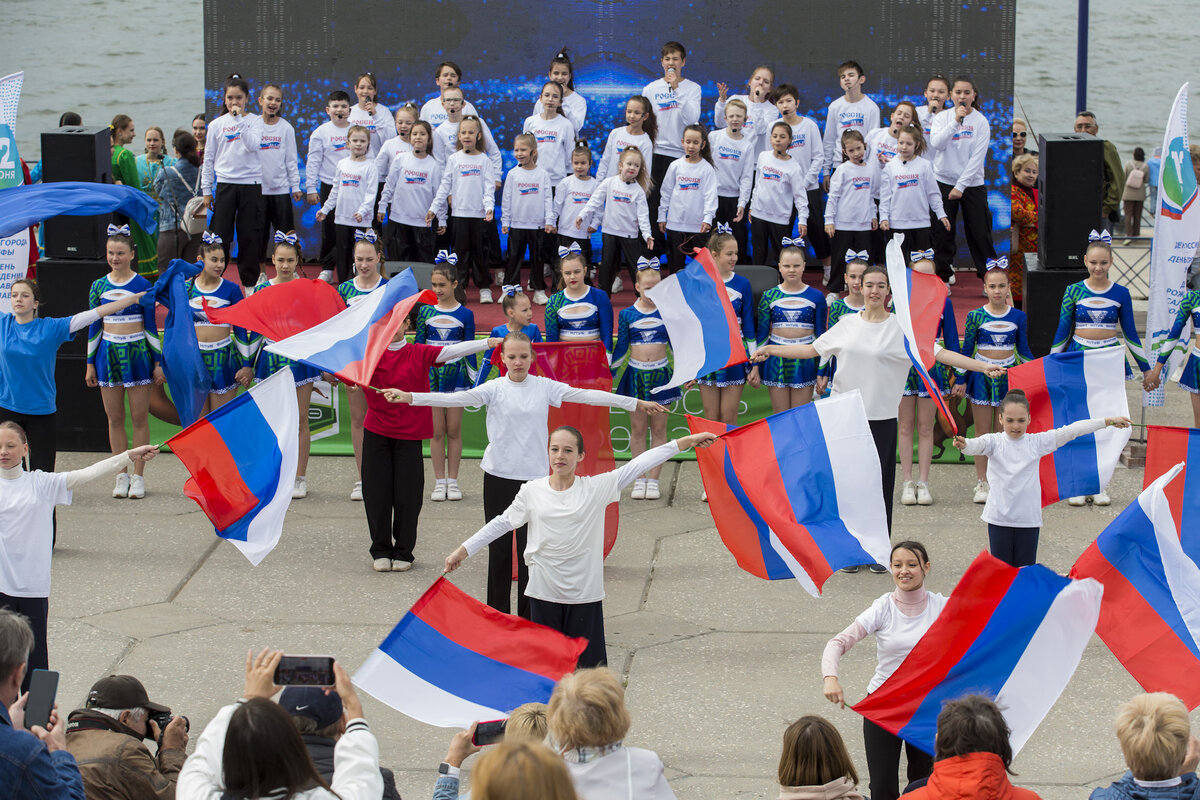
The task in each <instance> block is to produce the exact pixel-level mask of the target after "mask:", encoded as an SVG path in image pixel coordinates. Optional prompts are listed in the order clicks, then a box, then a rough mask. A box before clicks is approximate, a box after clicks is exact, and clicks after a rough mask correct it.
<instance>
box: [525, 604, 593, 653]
mask: <svg viewBox="0 0 1200 800" xmlns="http://www.w3.org/2000/svg"><path fill="white" fill-rule="evenodd" d="M529 613H530V619H532V620H533V621H534V622H536V623H537V624H539V625H545V626H546V627H547V628H553V629H554V630H556V631H558V632H559V633H565V634H566V635H567V636H576V637H578V636H582V637H584V638H585V639H587V641H588V643H587V649H586V650H584V651H583V653H582V654H581V655H580V656H579V661H578V662H577V663H576V665H575V666H576V668H578V669H588V668H590V667H603V666H604V665H605V664H607V663H608V650H607V648H605V646H604V602H603V601H601V600H597V601H596V602H594V603H552V602H550V601H549V600H538V599H537V598H536V597H531V598H529Z"/></svg>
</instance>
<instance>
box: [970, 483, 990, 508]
mask: <svg viewBox="0 0 1200 800" xmlns="http://www.w3.org/2000/svg"><path fill="white" fill-rule="evenodd" d="M990 488H991V487H989V486H988V482H987V481H980V482H979V483H977V484H975V496H974V497H973V498H971V502H972V503H986V502H987V499H988V490H989V489H990Z"/></svg>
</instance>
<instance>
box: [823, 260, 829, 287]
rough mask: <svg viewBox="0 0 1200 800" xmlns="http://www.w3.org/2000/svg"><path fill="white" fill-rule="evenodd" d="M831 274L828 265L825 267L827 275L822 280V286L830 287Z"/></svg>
mask: <svg viewBox="0 0 1200 800" xmlns="http://www.w3.org/2000/svg"><path fill="white" fill-rule="evenodd" d="M829 273H830V266H829V265H828V264H826V265H825V267H824V274H825V277H824V278H823V279H822V281H821V285H822V286H828V285H829Z"/></svg>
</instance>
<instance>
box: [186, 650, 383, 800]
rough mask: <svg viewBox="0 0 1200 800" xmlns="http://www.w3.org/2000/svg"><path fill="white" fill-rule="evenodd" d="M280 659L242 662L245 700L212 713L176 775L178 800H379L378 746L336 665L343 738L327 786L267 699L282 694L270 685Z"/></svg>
mask: <svg viewBox="0 0 1200 800" xmlns="http://www.w3.org/2000/svg"><path fill="white" fill-rule="evenodd" d="M282 657H283V652H282V651H279V650H274V651H272V650H263V651H262V652H261V653H259V654H258V656H252V655H251V654H250V653H247V654H246V683H245V687H244V689H243V691H242V699H241V700H239V701H238V702H236V703H234V704H233V705H228V706H225V707H224V708H222V709H221V710H220V711H218V712H217V715H216V716H215V717H213V720H212V722H210V723H208V727H206V728H205V729H204V733H202V734H200V739H199V740H198V741H197V742H196V749H195V751H194V752H193V753H192V755H191V757H189V758H188V760H187V763H185V764H184V765H183V770H182V771H180V773H179V788H178V791H177V792H176V797H177V798H180V800H218V798H221V797H222V796H230V797H235V798H238V800H258V798H264V797H268V796H275V795H281V796H283V797H286V798H288V800H378V799H379V798H380V797H381V796H382V794H383V778H382V777H381V776H380V774H379V743H378V742H376V741H375V736H374V734H372V733H371V729H370V728H369V727H367V721H366V720H365V719H364V718H363V713H362V703H361V702H359V699H358V694H357V693H356V692H355V691H354V686H353V685H352V684H351V683H350V676H349V675H347V674H346V670H344V669H342V666H341V664H338V663H337V662H334V665H333V673H334V677H335V679H336V684H335V688H336V689H337V693H338V695H339V696H340V697H341V698H342V705H343V708H344V713H345V716H346V719H347V721H346V732H345V733H344V734H343V735H342V737H341V738H340V739H339V740H338V742H337V745H336V746H335V747H334V749H333V764H334V778H333V784H332V786H331V785H330V784H327V783H326V782H325V780H324V779H323V778H322V777H321V776H320V775H319V774H318V773H317V769H316V767H314V766H313V762H312V759H311V758H309V756H308V751H307V750H305V748H304V741H303V740H302V739H301V738H300V733H299V732H298V731H297V730H296V726H295V725H294V724H293V723H292V718H291V717H289V716H288V714H287V712H286V711H284V710H283V709H282V708H280V707H279V705H278V704H276V703H272V702H271V700H270V698H271V697H272V696H273V695H274V694H275V693H276V692H278V691H279V690H280V688H281V687H279V686H276V685H275V683H274V681H273V680H272V678H273V676H274V674H275V668H276V667H278V666H279V659H280V658H282Z"/></svg>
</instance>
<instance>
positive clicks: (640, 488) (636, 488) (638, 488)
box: [629, 478, 646, 500]
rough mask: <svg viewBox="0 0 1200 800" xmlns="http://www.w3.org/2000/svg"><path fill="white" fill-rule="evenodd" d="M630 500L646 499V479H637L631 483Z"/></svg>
mask: <svg viewBox="0 0 1200 800" xmlns="http://www.w3.org/2000/svg"><path fill="white" fill-rule="evenodd" d="M629 499H630V500H645V499H646V479H645V478H638V479H637V480H636V481H634V482H633V491H632V492H630V493H629Z"/></svg>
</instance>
